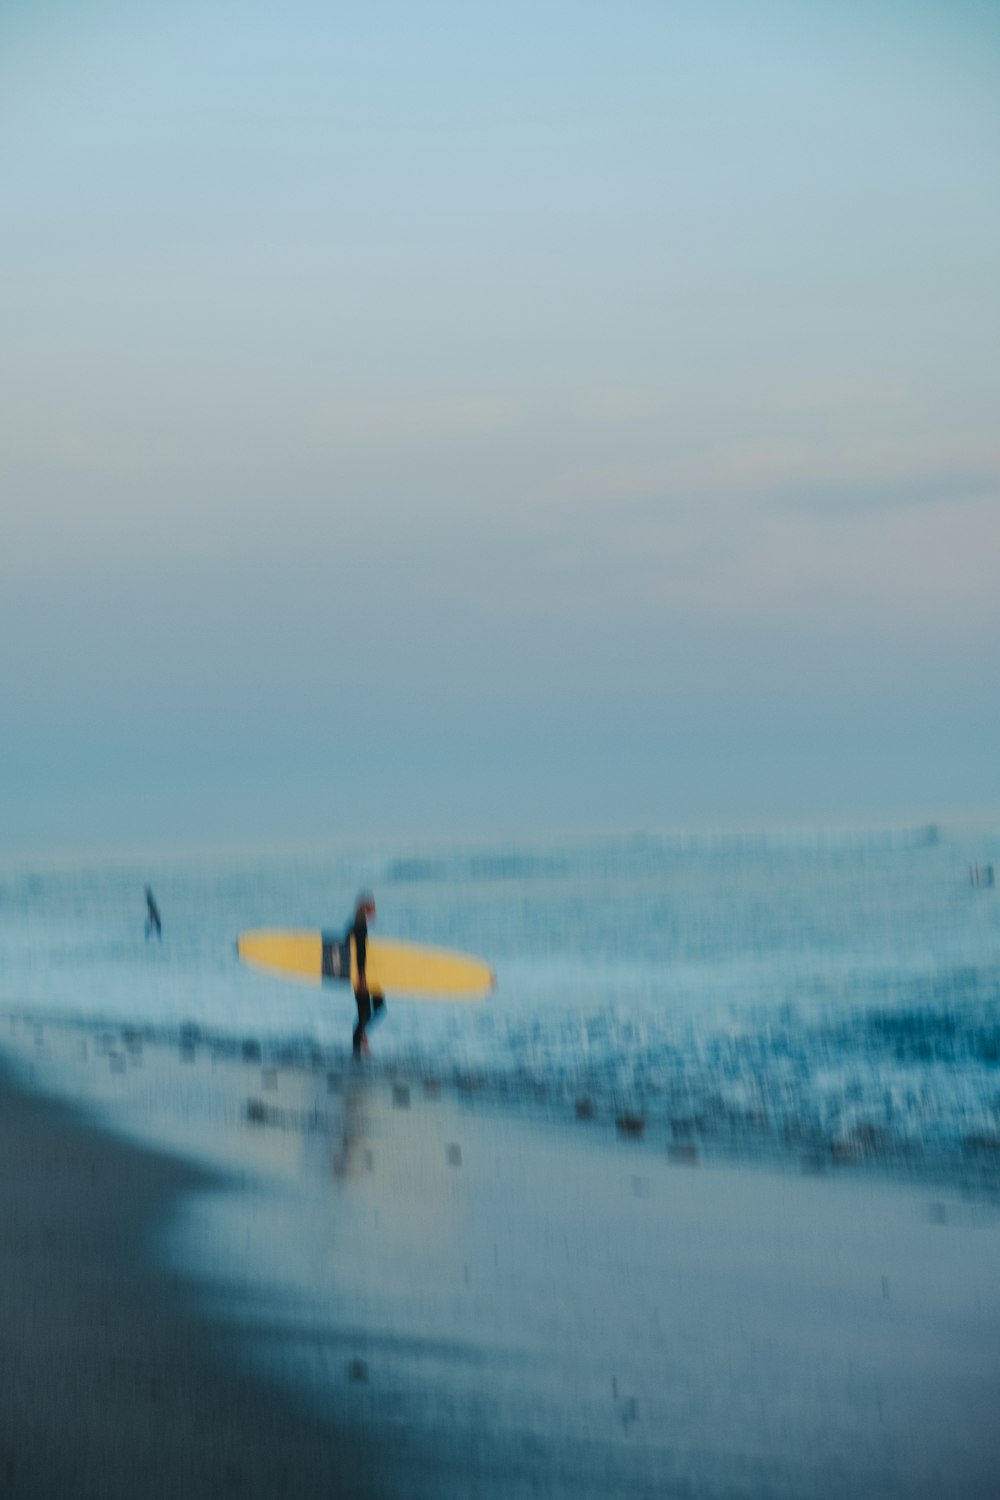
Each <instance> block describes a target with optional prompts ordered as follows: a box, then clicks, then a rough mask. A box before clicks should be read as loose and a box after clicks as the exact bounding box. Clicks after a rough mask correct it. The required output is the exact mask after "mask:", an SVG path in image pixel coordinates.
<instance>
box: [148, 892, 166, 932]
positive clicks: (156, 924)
mask: <svg viewBox="0 0 1000 1500" xmlns="http://www.w3.org/2000/svg"><path fill="white" fill-rule="evenodd" d="M154 932H155V933H156V936H157V937H158V938H162V936H163V924H162V922H161V921H160V912H159V908H158V907H157V905H156V900H155V898H154V896H153V892H152V891H151V890H150V888H149V886H148V885H147V887H146V938H147V940H148V939H149V938H151V937H152V935H153V933H154Z"/></svg>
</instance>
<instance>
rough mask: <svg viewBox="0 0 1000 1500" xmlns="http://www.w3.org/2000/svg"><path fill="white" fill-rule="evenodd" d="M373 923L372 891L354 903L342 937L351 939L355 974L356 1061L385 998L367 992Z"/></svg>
mask: <svg viewBox="0 0 1000 1500" xmlns="http://www.w3.org/2000/svg"><path fill="white" fill-rule="evenodd" d="M374 920H375V897H374V896H373V895H372V893H371V891H362V892H361V894H360V896H359V897H358V899H357V901H356V902H355V903H354V921H353V922H352V923H351V925H350V926H349V927H348V929H347V932H346V934H345V937H347V938H352V937H353V939H354V958H355V962H356V964H357V970H358V977H357V980H356V982H355V985H354V999H355V1001H356V1002H357V1007H358V1024H357V1025H356V1026H355V1028H354V1056H355V1057H360V1056H361V1054H362V1053H363V1052H367V1051H368V1038H367V1036H366V1035H365V1032H366V1031H367V1029H368V1023H369V1021H370V1020H371V1019H372V1013H373V1012H374V1014H375V1016H376V1017H377V1016H379V1014H380V1013H382V1012H383V1011H384V1010H385V996H384V995H383V994H381V993H380V991H378V990H376V991H375V993H374V994H372V993H371V992H370V991H369V989H368V972H367V970H368V923H369V922H374Z"/></svg>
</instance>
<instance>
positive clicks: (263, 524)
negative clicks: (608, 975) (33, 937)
mask: <svg viewBox="0 0 1000 1500" xmlns="http://www.w3.org/2000/svg"><path fill="white" fill-rule="evenodd" d="M998 643H1000V10H998V8H997V7H996V6H994V5H991V4H988V3H982V4H974V3H967V0H955V3H948V4H946V3H940V4H921V3H920V0H913V3H912V4H908V5H905V6H904V5H900V4H895V3H892V4H890V3H882V4H880V3H879V0H865V3H861V0H857V3H852V0H840V3H837V4H833V3H830V4H823V3H814V4H792V3H790V0H789V3H780V0H773V3H772V0H759V3H757V4H753V5H750V4H746V3H740V4H736V3H733V4H725V3H716V0H708V3H690V4H687V3H677V4H671V3H668V0H662V3H656V4H643V3H639V0H636V3H626V4H611V3H606V4H597V3H587V0H576V3H573V4H556V3H552V4H537V3H533V4H525V5H522V4H520V3H517V0H506V3H504V4H503V5H499V4H497V5H492V4H487V5H481V6H472V5H467V4H458V3H456V4H434V3H422V4H419V5H417V4H387V3H378V0H375V3H373V4H371V5H367V6H363V7H361V6H352V7H338V6H333V5H330V4H326V3H322V4H321V3H319V0H316V3H311V0H287V3H285V4H282V5H280V6H278V5H266V4H253V3H246V0H243V3H238V4H237V3H235V0H233V3H220V0H201V3H198V4H189V3H185V0H175V3H174V4H172V5H171V6H169V7H166V6H165V7H162V8H161V9H160V11H159V13H155V12H154V10H153V8H152V7H149V6H142V7H136V6H132V5H125V4H122V3H118V0H105V3H103V4H96V5H93V6H87V7H83V6H72V5H69V4H67V3H58V0H31V3H28V0H22V3H17V0H11V3H8V4H5V5H4V6H3V7H2V9H0V724H2V735H0V844H3V845H9V846H15V845H20V846H27V847H34V846H38V847H42V846H47V845H51V844H53V843H71V844H79V843H86V842H87V841H89V840H99V841H112V842H114V841H122V840H128V841H131V842H135V841H139V842H142V841H149V840H162V839H164V838H171V839H190V838H198V839H202V838H205V839H210V838H214V837H234V836H250V835H253V834H254V833H255V832H258V831H259V832H260V833H261V834H262V835H264V836H267V837H268V838H273V837H281V836H283V835H286V834H287V835H288V836H290V837H300V836H303V835H308V834H316V835H317V836H318V837H321V838H328V837H332V836H335V834H336V832H337V830H338V829H340V828H350V829H351V830H352V831H353V830H359V829H362V828H365V827H372V828H377V829H378V830H379V831H380V832H383V833H389V834H391V833H393V832H394V831H397V830H398V831H400V832H406V833H407V834H410V833H416V834H418V835H421V836H422V835H425V834H441V835H451V834H453V833H465V832H467V833H473V834H474V833H477V832H479V831H486V830H502V831H508V832H511V833H519V832H521V831H523V830H524V829H525V828H529V827H531V826H541V827H545V828H548V827H579V828H583V827H611V826H624V827H629V828H659V827H663V826H677V825H680V826H686V827H687V826H702V825H705V824H710V825H720V824H721V825H728V824H733V823H742V822H746V821H752V822H761V821H764V822H767V821H787V820H802V819H805V820H807V821H809V820H812V821H814V822H815V821H819V822H821V821H824V820H826V819H831V818H838V819H839V818H843V817H848V818H882V817H893V818H895V817H910V816H915V817H920V818H925V817H937V816H946V815H947V814H949V813H950V812H953V811H961V810H972V809H976V808H980V809H981V808H996V807H997V806H998V805H1000V795H998V765H1000V761H998V746H1000V685H998V684H1000V672H998V660H1000V652H998Z"/></svg>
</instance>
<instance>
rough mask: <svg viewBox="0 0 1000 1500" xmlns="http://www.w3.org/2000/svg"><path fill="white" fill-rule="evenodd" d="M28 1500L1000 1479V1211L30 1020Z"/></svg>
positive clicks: (861, 1175)
mask: <svg viewBox="0 0 1000 1500" xmlns="http://www.w3.org/2000/svg"><path fill="white" fill-rule="evenodd" d="M4 1054H5V1055H6V1059H7V1062H6V1065H5V1071H4V1073H3V1078H2V1084H0V1194H2V1202H3V1216H2V1225H3V1231H2V1239H0V1370H2V1377H3V1378H2V1382H0V1393H2V1394H0V1401H2V1409H0V1479H2V1481H3V1487H4V1493H5V1494H7V1495H10V1496H11V1497H24V1496H41V1495H54V1494H69V1493H73V1494H80V1495H85V1494H94V1495H101V1496H105V1495H106V1496H114V1495H133V1494H136V1493H140V1492H141V1493H145V1494H150V1495H164V1496H167V1495H178V1496H179V1495H185V1496H200V1495H216V1494H219V1495H224V1494H235V1495H239V1494H245V1495H257V1494H260V1495H263V1494H265V1493H266V1494H268V1495H275V1494H289V1495H296V1494H310V1495H312V1494H316V1493H322V1494H352V1495H355V1494H359V1495H372V1496H379V1495H386V1496H390V1495H392V1496H395V1495H399V1496H403V1495H427V1496H436V1495H444V1496H450V1495H456V1496H458V1495H489V1496H492V1495H497V1496H505V1495H522V1494H523V1495H528V1494H547V1495H549V1494H555V1495H562V1494H566V1495H569V1494H570V1493H572V1494H585V1495H595V1496H598V1495H600V1496H613V1495H623V1496H624V1495H678V1496H680V1495H706V1496H729V1495H746V1496H756V1495H787V1496H793V1495H803V1494H810V1495H818V1496H831V1497H832V1496H840V1495H844V1496H846V1495H849V1494H859V1493H864V1494H866V1495H879V1496H881V1495H884V1496H897V1495H898V1496H903V1495H906V1496H911V1497H912V1496H914V1495H927V1496H931V1495H941V1494H949V1495H952V1496H969V1497H973V1496H975V1497H978V1496H986V1495H989V1494H992V1493H995V1489H996V1479H995V1476H996V1473H997V1467H998V1464H1000V1435H998V1432H997V1427H996V1422H995V1413H996V1411H997V1410H998V1409H1000V1277H998V1276H997V1270H998V1267H1000V1215H998V1212H997V1208H996V1204H995V1202H994V1201H993V1200H991V1199H990V1198H989V1197H988V1196H985V1197H984V1196H982V1195H979V1196H977V1195H975V1194H971V1193H970V1192H968V1191H967V1190H963V1189H962V1188H961V1187H960V1185H959V1184H957V1183H955V1184H953V1185H950V1186H949V1185H942V1184H941V1183H940V1182H937V1183H931V1182H924V1183H921V1182H919V1181H917V1182H915V1181H905V1180H902V1179H896V1180H894V1179H892V1178H889V1177H887V1176H885V1175H884V1174H883V1175H880V1176H876V1175H874V1174H871V1173H866V1172H863V1171H855V1170H850V1169H848V1170H844V1169H838V1168H836V1167H834V1166H831V1167H830V1168H829V1169H827V1170H825V1171H823V1172H818V1171H816V1170H815V1164H813V1166H812V1167H811V1168H810V1170H809V1171H808V1172H803V1170H802V1164H801V1163H794V1164H791V1163H789V1164H786V1165H785V1167H784V1168H778V1167H776V1166H775V1165H773V1164H772V1165H770V1166H768V1165H763V1164H753V1163H734V1162H727V1161H725V1160H715V1159H706V1158H705V1156H704V1154H703V1153H701V1154H700V1153H699V1152H698V1151H697V1150H696V1149H693V1148H692V1149H687V1150H682V1149H672V1150H665V1149H662V1148H661V1146H660V1145H659V1144H658V1143H656V1142H655V1141H652V1140H648V1139H644V1138H642V1135H641V1128H640V1127H639V1126H638V1125H636V1124H630V1123H629V1122H624V1121H619V1122H618V1125H617V1127H616V1125H615V1123H614V1121H612V1120H609V1119H603V1118H600V1117H598V1118H593V1119H589V1118H576V1117H574V1116H572V1115H567V1116H565V1117H558V1116H556V1115H554V1114H553V1113H552V1112H551V1111H549V1112H543V1111H539V1110H531V1109H527V1108H524V1107H518V1108H515V1107H504V1106H502V1105H498V1104H497V1102H496V1101H495V1100H477V1099H476V1098H475V1097H468V1096H463V1095H462V1094H461V1093H457V1092H456V1091H454V1090H452V1089H449V1088H447V1087H446V1088H442V1087H441V1086H440V1084H439V1083H438V1082H437V1081H436V1080H434V1079H431V1078H428V1079H427V1080H425V1082H424V1084H423V1085H418V1084H417V1083H415V1082H414V1081H412V1080H411V1081H407V1082H401V1081H399V1080H398V1079H394V1078H393V1077H392V1076H391V1073H390V1072H380V1071H379V1070H378V1068H377V1066H374V1067H373V1068H372V1069H371V1070H367V1071H366V1070H365V1069H364V1068H361V1069H353V1068H352V1067H351V1066H350V1064H349V1062H346V1061H345V1064H344V1066H343V1067H342V1068H330V1067H329V1066H325V1065H324V1066H320V1065H319V1063H318V1062H317V1064H316V1065H315V1066H313V1067H311V1068H310V1067H304V1066H303V1065H302V1063H301V1061H297V1062H295V1063H292V1062H289V1064H288V1065H287V1066H282V1065H281V1064H280V1063H278V1064H272V1063H269V1062H267V1061H265V1060H262V1059H261V1058H260V1057H259V1056H257V1055H255V1054H254V1053H253V1051H252V1049H250V1050H249V1051H248V1052H247V1053H242V1052H240V1051H238V1050H232V1049H230V1050H229V1051H228V1052H226V1053H225V1054H220V1053H219V1052H218V1051H213V1050H212V1049H211V1048H209V1047H207V1046H201V1045H196V1044H195V1043H193V1042H191V1041H188V1042H187V1043H186V1044H185V1045H184V1046H182V1047H172V1046H170V1045H167V1044H158V1043H152V1042H148V1041H147V1042H143V1041H141V1040H140V1039H138V1038H137V1037H136V1036H135V1035H133V1034H128V1035H123V1034H121V1033H114V1032H98V1031H93V1032H86V1031H81V1030H80V1028H73V1027H56V1026H46V1027H44V1028H43V1027H41V1026H36V1025H32V1026H30V1027H29V1026H26V1025H23V1024H22V1025H17V1024H16V1023H13V1022H11V1023H10V1024H9V1027H8V1028H7V1030H6V1034H5V1042H4Z"/></svg>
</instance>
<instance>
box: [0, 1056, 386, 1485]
mask: <svg viewBox="0 0 1000 1500" xmlns="http://www.w3.org/2000/svg"><path fill="white" fill-rule="evenodd" d="M205 1185H206V1183H205V1179H204V1178H203V1177H201V1176H200V1175H199V1173H198V1172H196V1171H195V1170H193V1169H190V1168H188V1167H185V1166H184V1165H183V1164H179V1163H177V1162H175V1161H171V1160H169V1159H168V1158H165V1157H160V1156H156V1155H153V1154H150V1153H147V1152H143V1151H139V1150H135V1149H132V1148H130V1147H128V1146H126V1145H123V1144H122V1143H120V1142H119V1141H116V1140H114V1139H111V1138H109V1137H107V1136H105V1135H102V1134H100V1133H99V1132H97V1131H96V1130H94V1129H92V1128H88V1127H87V1126H86V1125H85V1124H84V1122H83V1121H82V1120H81V1119H80V1118H79V1117H78V1116H76V1115H74V1114H73V1113H71V1112H70V1111H68V1110H67V1109H64V1108H61V1107H59V1106H58V1105H55V1104H52V1103H50V1102H45V1101H42V1100H39V1099H37V1098H35V1097H32V1096H28V1095H24V1094H22V1093H20V1092H17V1091H15V1090H14V1089H13V1088H12V1087H11V1085H10V1083H9V1081H8V1080H7V1079H6V1078H4V1077H2V1076H0V1204H2V1218H0V1493H3V1495H5V1496H7V1497H9V1500H19V1497H29V1496H32V1497H34V1496H38V1497H43V1496H44V1497H46V1500H53V1497H58V1496H67V1497H69V1496H76V1497H85V1496H90V1495H93V1496H95V1497H105V1496H106V1497H111V1496H129V1497H138V1496H150V1497H153V1496H172V1497H173V1496H182V1495H187V1496H192V1497H193V1496H201V1495H228V1494H239V1495H253V1496H256V1495H260V1496H267V1497H269V1500H273V1497H275V1496H278V1495H282V1494H303V1495H304V1494H320V1495H329V1494H341V1493H342V1494H358V1495H367V1494H376V1493H378V1489H377V1487H376V1486H375V1485H374V1484H373V1483H369V1476H368V1475H367V1472H366V1470H367V1464H368V1454H367V1452H366V1449H365V1446H364V1442H363V1439H362V1438H361V1437H360V1436H359V1434H357V1433H352V1432H351V1431H350V1430H349V1429H347V1428H346V1427H342V1426H339V1425H338V1424H337V1423H336V1422H335V1421H333V1420H331V1421H328V1422H325V1423H320V1422H319V1421H318V1420H316V1419H315V1418H312V1417H310V1416H308V1415H304V1414H302V1413H301V1412H296V1411H295V1410H293V1409H292V1407H291V1405H290V1403H289V1402H287V1401H285V1400H282V1399H279V1398H278V1397H277V1396H276V1395H275V1393H274V1392H273V1391H267V1392H265V1391H264V1390H262V1389H261V1387H260V1386H259V1384H257V1383H255V1382H254V1381H253V1380H251V1379H250V1378H248V1377H246V1376H244V1375H242V1374H241V1373H240V1371H239V1369H238V1367H235V1366H233V1367H230V1368H229V1369H226V1368H225V1367H224V1366H223V1365H222V1364H221V1363H220V1362H219V1361H218V1360H217V1358H215V1357H214V1354H213V1350H212V1343H211V1340H210V1339H209V1338H208V1337H207V1330H206V1329H205V1328H204V1327H202V1326H200V1325H199V1323H198V1322H197V1321H195V1320H194V1319H192V1318H191V1317H190V1316H188V1315H187V1314H186V1313H185V1312H184V1310H183V1307H182V1301H181V1298H180V1295H179V1293H180V1290H181V1289H180V1288H179V1287H178V1286H176V1285H173V1284H171V1282H170V1281H169V1280H168V1279H167V1278H166V1277H165V1276H164V1274H163V1273H162V1272H159V1273H158V1272H156V1271H154V1270H153V1269H151V1266H150V1247H151V1243H152V1240H153V1236H154V1235H155V1233H156V1231H157V1228H158V1226H160V1225H161V1224H162V1222H163V1220H164V1217H165V1215H166V1214H167V1212H168V1211H169V1208H170V1205H171V1203H172V1202H173V1201H174V1200H175V1199H176V1198H177V1197H178V1195H180V1194H188V1193H195V1192H198V1191H199V1190H201V1189H203V1188H204V1187H205Z"/></svg>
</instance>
